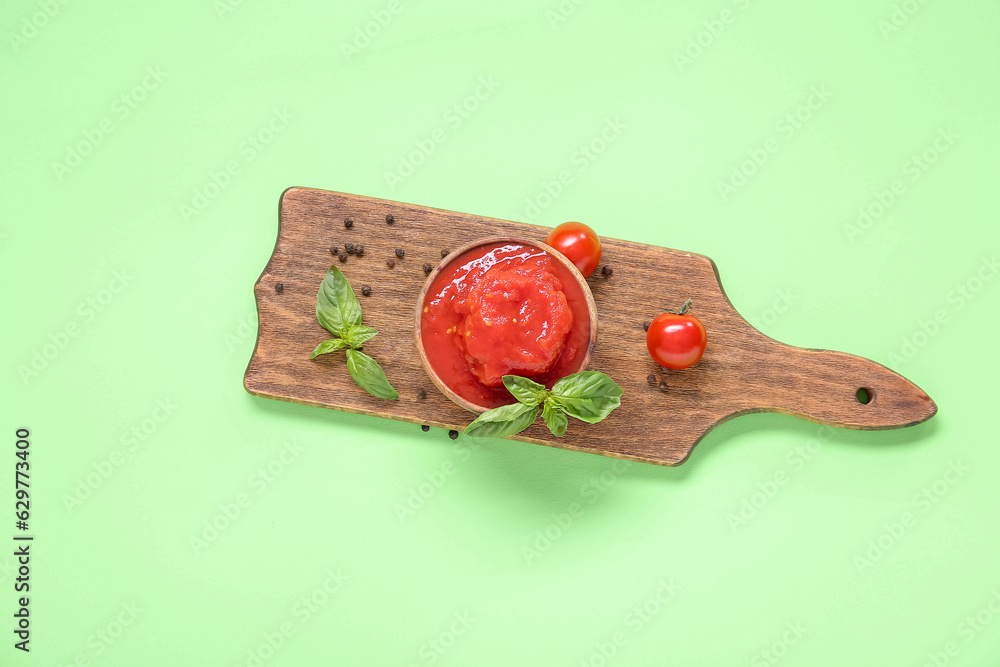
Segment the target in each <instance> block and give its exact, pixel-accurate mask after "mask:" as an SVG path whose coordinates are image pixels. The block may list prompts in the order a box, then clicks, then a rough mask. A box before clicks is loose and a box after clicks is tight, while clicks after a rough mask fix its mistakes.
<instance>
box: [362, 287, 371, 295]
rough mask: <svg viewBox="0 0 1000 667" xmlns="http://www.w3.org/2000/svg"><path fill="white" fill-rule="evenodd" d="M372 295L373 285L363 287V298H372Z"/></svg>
mask: <svg viewBox="0 0 1000 667" xmlns="http://www.w3.org/2000/svg"><path fill="white" fill-rule="evenodd" d="M371 295H372V286H371V285H362V286H361V296H371Z"/></svg>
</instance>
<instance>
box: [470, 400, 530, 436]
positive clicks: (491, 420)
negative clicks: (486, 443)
mask: <svg viewBox="0 0 1000 667" xmlns="http://www.w3.org/2000/svg"><path fill="white" fill-rule="evenodd" d="M538 409H539V408H538V406H537V405H525V404H524V403H511V404H510V405H502V406H500V407H499V408H493V409H492V410H487V411H486V412H484V413H483V414H481V415H479V417H477V418H476V420H475V421H473V422H472V423H471V424H469V425H468V426H466V427H465V434H466V435H473V436H476V437H483V438H486V437H494V438H505V437H507V436H508V435H514V434H515V433H520V432H521V431H523V430H524V429H526V428H528V427H529V426H531V424H532V422H534V421H535V418H536V417H538Z"/></svg>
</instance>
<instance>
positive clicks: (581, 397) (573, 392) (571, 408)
mask: <svg viewBox="0 0 1000 667" xmlns="http://www.w3.org/2000/svg"><path fill="white" fill-rule="evenodd" d="M503 384H504V386H505V387H507V391H509V392H510V393H511V394H512V395H513V396H514V398H516V399H517V403H512V404H510V405H503V406H500V407H499V408H493V409H492V410H487V411H486V412H484V413H483V414H481V415H479V417H477V418H476V420H475V421H474V422H472V423H471V424H469V425H468V426H467V427H466V428H465V433H466V435H473V436H481V437H494V438H505V437H507V436H508V435H514V434H515V433H520V432H521V431H523V430H524V429H526V428H528V427H529V426H531V425H532V424H533V423H534V421H535V419H536V418H537V417H538V413H539V412H541V413H542V419H544V420H545V425H546V426H548V427H549V430H550V431H552V435H554V436H556V437H557V438H561V437H563V436H564V435H565V434H566V426H567V424H568V419H567V417H574V418H575V419H579V420H581V421H585V422H587V423H589V424H596V423H597V422H599V421H601V420H602V419H604V418H605V417H607V416H608V415H609V414H611V411H612V410H614V409H615V408H617V407H618V406H619V405H621V395H622V393H623V392H622V388H621V387H619V386H618V383H616V382H615V381H614V380H612V379H611V378H610V377H608V376H607V375H605V374H604V373H601V372H600V371H583V372H582V373H574V374H573V375H567V376H566V377H564V378H563V379H561V380H559V382H556V383H555V384H554V385H553V386H552V389H551V390H548V389H546V388H545V386H544V385H540V384H538V383H537V382H532V381H531V380H529V379H528V378H523V377H520V376H518V375H504V376H503Z"/></svg>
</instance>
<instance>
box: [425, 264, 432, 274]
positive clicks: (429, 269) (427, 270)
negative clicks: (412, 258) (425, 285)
mask: <svg viewBox="0 0 1000 667" xmlns="http://www.w3.org/2000/svg"><path fill="white" fill-rule="evenodd" d="M433 270H434V267H433V266H431V265H430V264H428V263H424V275H425V276H426V275H429V274H430V272H431V271H433Z"/></svg>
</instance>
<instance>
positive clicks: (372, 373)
mask: <svg viewBox="0 0 1000 667" xmlns="http://www.w3.org/2000/svg"><path fill="white" fill-rule="evenodd" d="M347 372H348V373H350V374H351V377H352V378H354V381H355V382H356V383H357V385H358V386H359V387H361V388H362V389H364V390H365V391H367V392H368V393H369V394H371V395H372V396H374V397H376V398H388V399H396V398H399V393H398V392H397V391H396V390H395V389H393V388H392V385H391V384H389V380H388V378H386V377H385V372H384V371H383V370H382V367H381V366H379V365H378V362H377V361H375V360H374V359H372V358H371V357H369V356H368V355H367V354H365V353H364V352H358V351H357V350H351V349H349V350H347Z"/></svg>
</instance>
